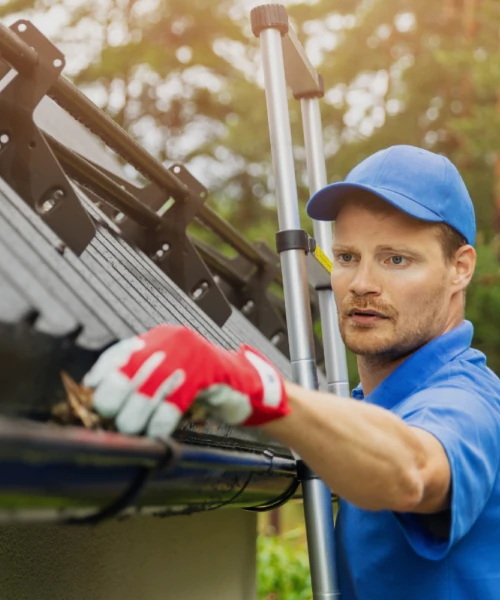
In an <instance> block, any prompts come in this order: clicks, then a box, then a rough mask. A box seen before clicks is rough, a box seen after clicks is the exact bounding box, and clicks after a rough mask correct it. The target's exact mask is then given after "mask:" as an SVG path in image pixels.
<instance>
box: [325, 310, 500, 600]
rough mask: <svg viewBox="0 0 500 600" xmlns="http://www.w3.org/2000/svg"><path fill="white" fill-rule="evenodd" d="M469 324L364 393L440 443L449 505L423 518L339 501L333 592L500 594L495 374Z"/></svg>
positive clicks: (389, 598)
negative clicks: (448, 471)
mask: <svg viewBox="0 0 500 600" xmlns="http://www.w3.org/2000/svg"><path fill="white" fill-rule="evenodd" d="M472 333H473V329H472V325H471V323H469V322H468V321H464V323H462V325H460V326H459V327H457V328H456V329H453V330H452V331H449V332H447V333H445V334H444V335H442V336H440V337H439V338H436V339H434V340H432V341H431V342H429V343H428V344H426V345H425V346H423V347H422V348H421V349H420V350H418V351H417V352H416V353H415V354H413V355H412V356H410V357H409V358H408V359H407V360H406V361H405V362H404V363H402V364H401V365H400V366H399V367H398V368H397V369H396V370H395V371H393V372H392V373H391V375H389V377H387V378H386V379H385V380H384V381H383V382H382V383H381V384H380V385H379V386H378V387H377V388H376V389H375V390H373V392H372V393H371V394H369V395H368V396H366V398H364V401H365V402H370V403H371V404H376V405H377V406H381V407H384V408H386V409H388V410H390V411H391V412H393V413H395V414H396V415H399V416H400V417H401V418H402V419H403V420H404V421H405V422H406V423H407V424H408V425H411V426H413V427H420V428H422V429H425V430H426V431H428V432H429V433H431V434H433V435H434V436H435V437H436V438H437V439H438V440H439V441H440V442H441V444H442V445H443V447H444V449H445V451H446V454H447V455H448V459H449V461H450V466H451V476H452V499H451V510H450V511H445V512H444V513H440V514H439V515H433V516H431V517H422V516H420V515H415V514H401V513H399V514H398V513H394V512H391V511H388V510H387V511H367V510H361V509H359V508H357V507H355V506H353V505H352V504H350V503H348V502H345V501H343V500H341V502H340V510H339V516H338V519H337V528H336V536H337V562H338V572H339V580H340V589H341V592H342V600H382V599H383V600H413V599H415V600H417V599H418V600H493V599H500V478H499V476H498V473H499V463H500V380H499V379H498V377H497V376H496V375H495V374H494V373H493V372H492V371H491V370H490V369H488V367H487V366H486V360H485V356H484V354H482V353H481V352H478V351H477V350H473V349H471V348H470V343H471V340H472ZM353 397H355V398H358V399H363V392H362V390H361V388H360V387H358V388H356V390H354V392H353Z"/></svg>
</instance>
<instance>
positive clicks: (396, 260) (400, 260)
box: [389, 256, 406, 265]
mask: <svg viewBox="0 0 500 600" xmlns="http://www.w3.org/2000/svg"><path fill="white" fill-rule="evenodd" d="M389 260H390V261H391V263H392V264H393V265H402V264H404V262H405V261H406V258H405V257H404V256H391V258H390V259H389Z"/></svg>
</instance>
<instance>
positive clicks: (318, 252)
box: [314, 246, 332, 273]
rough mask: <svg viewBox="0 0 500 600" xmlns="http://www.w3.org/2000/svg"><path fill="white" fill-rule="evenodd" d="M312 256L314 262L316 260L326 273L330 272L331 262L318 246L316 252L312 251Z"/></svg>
mask: <svg viewBox="0 0 500 600" xmlns="http://www.w3.org/2000/svg"><path fill="white" fill-rule="evenodd" d="M314 256H315V257H316V260H318V261H319V262H320V263H321V264H322V265H323V267H324V268H325V269H326V270H327V271H328V273H331V272H332V261H331V260H330V259H329V258H328V256H327V255H326V254H325V253H324V252H323V250H321V248H320V247H319V246H316V250H315V251H314Z"/></svg>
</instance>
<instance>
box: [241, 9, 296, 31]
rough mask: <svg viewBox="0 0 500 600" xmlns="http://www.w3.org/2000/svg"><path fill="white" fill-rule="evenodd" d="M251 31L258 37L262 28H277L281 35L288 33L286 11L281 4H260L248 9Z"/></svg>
mask: <svg viewBox="0 0 500 600" xmlns="http://www.w3.org/2000/svg"><path fill="white" fill-rule="evenodd" d="M250 21H251V24H252V32H253V34H254V36H255V37H259V36H260V34H261V33H262V31H264V29H278V31H279V32H280V33H281V35H286V34H287V33H288V13H287V12H286V8H285V7H284V6H283V4H261V5H260V6H256V7H255V8H253V9H252V10H251V11H250Z"/></svg>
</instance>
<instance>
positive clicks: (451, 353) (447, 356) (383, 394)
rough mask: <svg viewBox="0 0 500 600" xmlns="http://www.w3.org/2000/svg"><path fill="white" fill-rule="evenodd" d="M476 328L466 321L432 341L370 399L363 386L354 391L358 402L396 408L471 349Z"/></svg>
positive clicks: (382, 383)
mask: <svg viewBox="0 0 500 600" xmlns="http://www.w3.org/2000/svg"><path fill="white" fill-rule="evenodd" d="M473 333H474V329H473V327H472V323H471V322H470V321H464V322H463V323H462V324H461V325H459V326H458V327H455V329H452V330H451V331H447V332H446V333H444V334H443V335H440V336H439V337H437V338H435V339H433V340H431V341H430V342H428V343H427V344H425V346H422V348H419V349H418V350H417V351H416V352H415V353H414V354H412V355H411V356H409V357H408V358H407V359H406V360H405V361H404V362H403V363H401V364H400V365H399V366H398V367H397V368H396V369H395V370H394V371H393V372H392V373H391V374H390V375H389V376H388V377H386V378H385V379H384V380H383V381H382V382H381V383H380V384H379V385H378V386H377V387H376V388H375V389H374V390H373V391H372V393H371V394H368V396H366V398H365V396H364V394H363V388H362V387H361V384H359V385H358V386H357V387H356V388H354V389H353V391H352V397H353V398H355V399H356V400H363V399H364V400H366V401H368V402H370V403H371V404H377V405H378V406H382V407H384V408H388V409H390V408H392V407H393V406H395V405H396V404H397V403H398V402H399V401H400V400H402V399H403V398H406V397H408V396H410V395H411V394H412V393H413V392H414V391H415V390H416V389H417V388H418V387H420V386H421V385H422V384H423V383H424V382H425V381H426V380H427V379H428V378H429V377H430V376H431V375H432V374H433V373H435V372H436V371H438V370H439V369H440V368H441V367H442V366H443V365H445V364H446V363H448V362H450V361H451V360H453V359H454V358H455V357H456V356H458V355H459V354H461V353H462V352H464V351H465V350H468V349H469V347H470V345H471V342H472V335H473Z"/></svg>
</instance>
